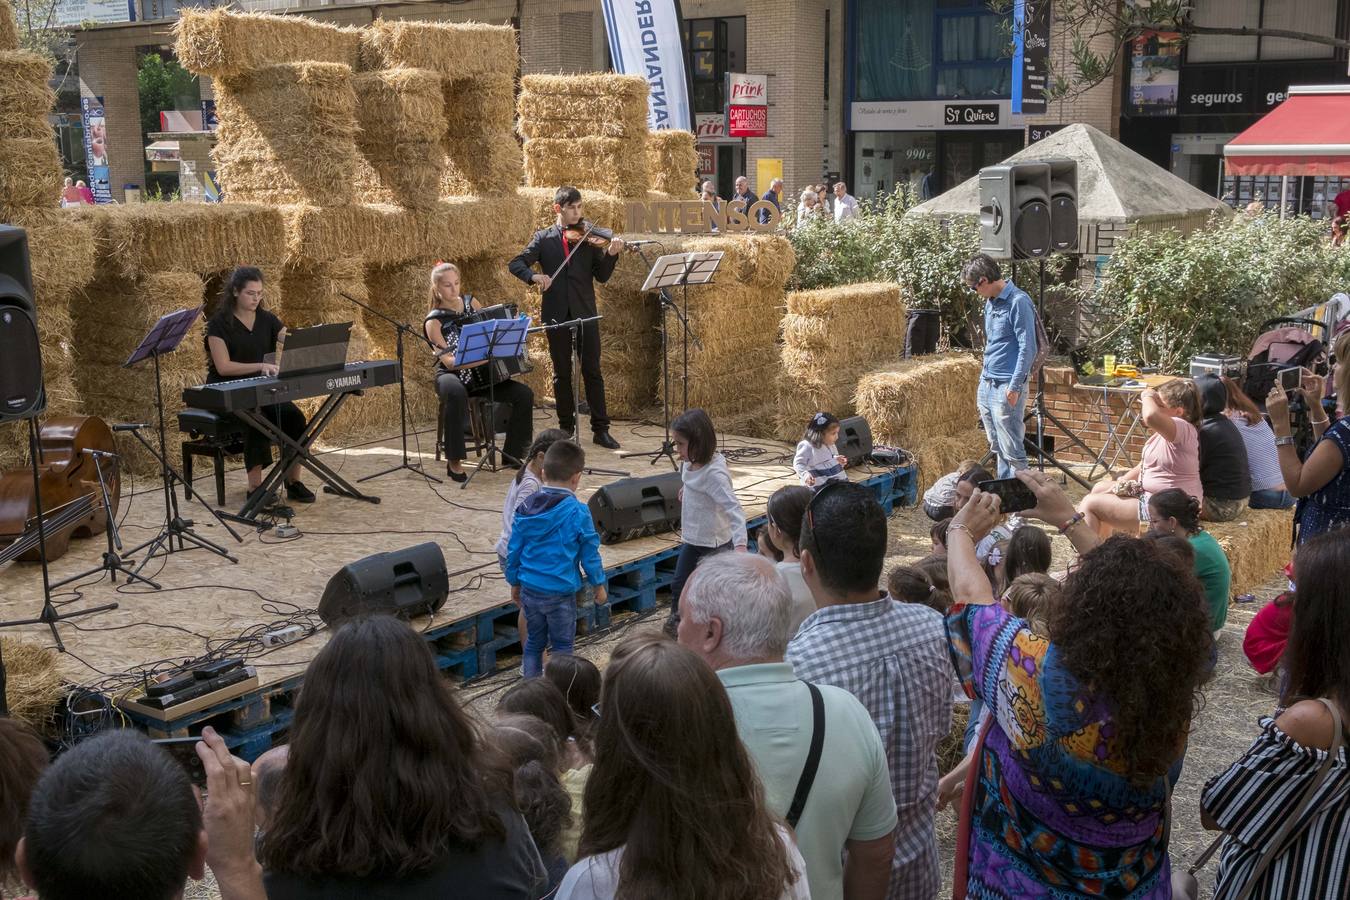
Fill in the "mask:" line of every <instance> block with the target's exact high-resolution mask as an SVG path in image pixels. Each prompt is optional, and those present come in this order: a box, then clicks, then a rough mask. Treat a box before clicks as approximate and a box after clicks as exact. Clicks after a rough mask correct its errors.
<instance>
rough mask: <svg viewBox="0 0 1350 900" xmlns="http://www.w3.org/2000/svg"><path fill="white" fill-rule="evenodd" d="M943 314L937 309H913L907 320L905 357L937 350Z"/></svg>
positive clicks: (923, 354)
mask: <svg viewBox="0 0 1350 900" xmlns="http://www.w3.org/2000/svg"><path fill="white" fill-rule="evenodd" d="M941 334H942V314H941V313H940V312H938V311H937V310H936V309H911V310H910V311H909V315H908V316H907V317H906V322H905V359H909V358H910V357H911V356H927V355H928V354H929V353H936V352H937V345H938V337H940V336H941Z"/></svg>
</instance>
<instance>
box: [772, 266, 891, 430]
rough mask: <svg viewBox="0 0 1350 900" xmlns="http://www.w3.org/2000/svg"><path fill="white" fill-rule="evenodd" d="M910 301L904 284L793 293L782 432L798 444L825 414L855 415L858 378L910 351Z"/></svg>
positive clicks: (781, 388)
mask: <svg viewBox="0 0 1350 900" xmlns="http://www.w3.org/2000/svg"><path fill="white" fill-rule="evenodd" d="M904 316H905V308H904V302H903V301H902V300H901V298H900V286H899V285H897V284H880V283H873V284H851V285H846V286H844V287H836V288H825V289H823V290H816V291H798V292H792V293H789V294H788V295H787V314H786V315H785V316H784V317H783V348H782V355H781V358H782V361H783V377H782V380H781V381H780V382H779V385H778V434H779V435H780V436H781V437H782V439H783V440H793V439H796V438H797V437H798V436H799V435H800V434H801V432H802V429H803V428H804V427H805V426H806V422H807V420H808V419H809V418H810V417H811V416H812V414H814V413H815V412H816V411H818V410H826V411H828V412H831V413H834V414H835V415H836V416H839V417H840V418H844V417H845V416H851V415H853V413H854V404H853V394H854V391H856V390H857V387H858V379H859V378H861V377H862V376H863V375H865V374H867V373H868V372H870V371H872V370H873V369H875V368H876V366H877V365H878V364H879V363H883V362H885V361H887V360H895V359H897V358H898V357H899V356H900V353H901V350H903V347H904V339H905V326H904Z"/></svg>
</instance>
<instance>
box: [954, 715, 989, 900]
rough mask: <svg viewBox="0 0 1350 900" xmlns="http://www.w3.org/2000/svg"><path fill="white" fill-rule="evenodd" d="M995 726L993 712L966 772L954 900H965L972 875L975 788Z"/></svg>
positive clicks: (976, 739)
mask: <svg viewBox="0 0 1350 900" xmlns="http://www.w3.org/2000/svg"><path fill="white" fill-rule="evenodd" d="M993 725H994V713H993V711H992V710H991V711H990V713H989V716H988V718H986V719H985V720H984V725H982V726H980V731H979V736H978V737H976V738H975V746H974V748H972V749H971V751H970V770H969V771H967V772H966V786H965V788H964V789H963V790H962V792H961V817H960V819H959V820H958V821H957V825H956V867H955V871H954V872H953V877H952V898H953V900H965V897H966V880H967V877H968V876H969V874H970V831H971V827H972V819H973V817H974V815H975V786H976V785H977V784H978V783H979V772H980V758H981V757H982V756H984V739H985V737H986V736H987V735H988V734H989V729H990V728H992V727H993Z"/></svg>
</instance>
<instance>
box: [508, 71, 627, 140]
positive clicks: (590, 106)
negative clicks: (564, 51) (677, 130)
mask: <svg viewBox="0 0 1350 900" xmlns="http://www.w3.org/2000/svg"><path fill="white" fill-rule="evenodd" d="M647 94H648V88H647V81H646V79H645V78H642V77H641V76H638V75H566V76H563V75H526V76H525V77H524V78H522V79H521V94H520V99H519V100H518V101H517V104H516V109H517V112H518V114H519V118H520V122H519V125H518V128H519V131H520V135H521V137H523V138H526V139H531V140H532V139H534V138H554V139H577V138H584V137H601V138H639V137H642V136H643V135H645V134H646V132H647Z"/></svg>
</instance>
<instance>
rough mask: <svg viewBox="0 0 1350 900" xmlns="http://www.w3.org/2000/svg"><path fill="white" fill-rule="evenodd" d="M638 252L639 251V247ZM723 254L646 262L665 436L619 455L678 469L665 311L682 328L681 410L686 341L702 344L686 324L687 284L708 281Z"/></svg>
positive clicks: (685, 382) (686, 395) (675, 256)
mask: <svg viewBox="0 0 1350 900" xmlns="http://www.w3.org/2000/svg"><path fill="white" fill-rule="evenodd" d="M638 253H639V254H641V253H642V251H641V249H640V248H639V250H638ZM723 255H724V254H723V253H722V251H721V250H717V251H714V252H711V253H671V254H669V255H667V256H659V257H657V259H656V262H654V263H648V265H649V266H650V268H651V271H649V272H648V273H647V280H646V281H645V282H643V284H642V292H643V293H644V294H647V293H655V294H656V297H657V302H658V303H659V304H660V305H661V382H662V388H661V410H662V416H661V417H662V419H664V421H665V439H664V440H663V441H662V442H661V449H659V450H652V451H646V452H623V453H620V454H619V456H620V457H621V458H623V459H628V458H630V457H635V456H650V457H651V458H652V465H656V461H657V460H658V459H661V458H662V457H664V458H666V459H668V460H670V465H671V466H672V467H673V468H675V469H679V467H680V464H679V454H678V453H676V451H675V442H674V441H672V440H671V439H670V422H671V419H672V418H673V417H672V416H671V414H670V413H671V409H670V329H669V327H668V323H667V318H666V312H667V310H669V311H670V312H673V313H674V314H675V318H677V319H679V321H680V327H681V328H682V329H683V330H684V367H683V374H682V376H681V382H682V384H683V387H684V390H683V397H684V404H683V409H688V408H689V342H690V341H693V342H694V344H695V345H696V346H697V347H698V348H699V349H700V350H702V349H703V344H702V342H701V341H699V339H698V335H696V334H694V332H693V329H691V328H690V327H689V316H688V312H689V285H691V284H708V283H710V282H711V281H712V278H713V275H714V274H715V273H716V272H717V267H718V265H720V264H721V262H722V256H723ZM642 261H643V262H647V257H646V255H645V254H644V255H642ZM676 286H683V287H684V309H683V310H681V309H680V307H679V306H677V305H676V303H675V298H674V297H672V296H671V294H670V289H671V288H672V287H676Z"/></svg>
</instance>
